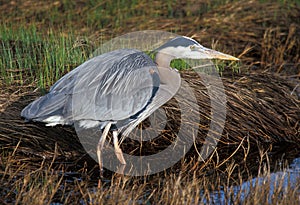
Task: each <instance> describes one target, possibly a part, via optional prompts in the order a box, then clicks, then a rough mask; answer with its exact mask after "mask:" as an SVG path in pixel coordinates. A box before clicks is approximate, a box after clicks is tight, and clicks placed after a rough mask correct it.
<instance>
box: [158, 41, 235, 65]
mask: <svg viewBox="0 0 300 205" xmlns="http://www.w3.org/2000/svg"><path fill="white" fill-rule="evenodd" d="M156 51H157V52H160V53H164V54H166V55H170V56H173V57H174V58H185V59H222V60H239V59H238V58H236V57H233V56H231V55H228V54H225V53H221V52H219V51H215V50H212V49H209V48H205V47H204V46H202V45H200V44H199V43H198V42H197V41H195V40H194V39H192V38H189V37H185V36H179V37H176V38H174V39H172V40H170V41H168V42H167V43H165V44H163V45H162V46H160V47H159V48H157V49H156Z"/></svg>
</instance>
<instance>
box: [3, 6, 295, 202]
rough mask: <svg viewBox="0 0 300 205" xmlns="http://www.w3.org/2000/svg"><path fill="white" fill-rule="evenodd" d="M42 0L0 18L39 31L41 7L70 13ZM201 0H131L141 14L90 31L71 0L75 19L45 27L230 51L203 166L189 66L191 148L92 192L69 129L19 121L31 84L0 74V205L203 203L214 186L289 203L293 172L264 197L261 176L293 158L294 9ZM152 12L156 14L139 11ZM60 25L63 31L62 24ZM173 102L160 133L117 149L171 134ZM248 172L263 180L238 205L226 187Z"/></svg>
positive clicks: (203, 98)
mask: <svg viewBox="0 0 300 205" xmlns="http://www.w3.org/2000/svg"><path fill="white" fill-rule="evenodd" d="M45 2H46V3H44V2H41V1H36V2H35V1H21V3H20V4H19V5H18V9H19V10H18V11H20V15H19V16H9V14H10V13H12V10H13V9H15V7H14V6H11V5H12V4H14V3H16V2H14V1H12V2H3V4H2V5H0V9H1V10H3V11H4V15H3V16H4V17H5V21H6V22H24V21H28V22H29V23H36V24H37V27H38V28H40V29H41V30H43V31H42V32H48V31H49V30H48V26H49V25H51V24H49V19H47V18H44V17H47V13H48V11H49V10H53V9H57V8H58V11H61V12H62V13H59V15H61V14H63V15H65V14H68V13H70V12H72V11H71V10H68V9H66V8H63V6H62V5H63V4H62V2H59V1H56V2H54V3H53V2H52V3H49V2H47V1H45ZM210 2H211V1H192V0H191V1H187V2H177V4H172V5H171V7H172V9H173V11H174V13H173V14H174V16H173V17H170V16H168V14H167V13H166V9H167V8H168V6H167V5H163V7H161V2H159V1H154V2H153V3H152V4H151V9H148V8H149V5H148V4H147V3H145V2H143V1H140V3H139V9H142V10H147V12H148V13H147V12H146V13H144V14H143V16H139V15H136V16H132V17H131V18H127V19H124V20H123V22H122V23H123V25H126V26H117V25H116V24H115V22H109V24H107V25H104V26H103V28H98V27H93V26H91V27H88V26H86V24H85V21H86V19H84V18H82V16H83V15H84V13H86V12H89V11H92V10H90V9H91V8H88V7H86V4H85V3H84V2H83V1H76V3H74V8H75V10H76V8H77V10H76V11H75V13H76V15H78V16H79V18H75V19H76V21H70V22H65V19H64V18H62V19H64V20H62V21H61V24H59V23H58V24H55V25H51V28H52V29H57V28H58V27H60V26H61V25H64V24H67V23H68V24H69V25H71V27H72V28H73V30H76V34H78V36H80V35H83V36H88V39H89V40H90V41H91V42H92V43H93V42H95V43H97V42H99V41H100V39H109V38H111V37H113V36H116V35H119V34H123V33H126V32H128V31H135V30H143V29H159V30H166V31H176V32H177V33H179V34H183V35H187V36H192V37H194V38H195V39H197V40H198V41H199V42H201V43H202V44H203V45H205V46H208V47H214V48H215V49H218V50H222V51H224V52H227V53H231V54H233V55H236V56H238V57H240V58H241V61H242V62H243V65H242V69H241V73H240V74H231V73H230V74H228V73H226V72H224V76H223V82H224V86H225V91H226V95H227V101H228V103H227V118H226V123H225V128H224V131H223V135H222V138H221V139H220V143H219V146H218V148H217V149H216V151H215V152H214V153H213V154H212V155H211V156H210V158H209V159H207V160H206V161H205V163H203V162H199V161H198V153H197V151H198V149H199V148H200V147H201V146H202V143H203V140H204V137H205V136H206V134H207V131H208V129H209V123H210V113H209V110H210V103H209V98H208V95H207V88H206V87H205V86H204V85H203V84H202V83H201V80H200V79H199V78H198V76H196V75H194V74H193V73H189V72H185V73H182V76H183V77H184V79H185V80H186V81H187V82H189V85H190V86H191V87H193V88H195V95H196V97H197V104H198V105H199V106H200V108H201V109H200V113H199V115H200V117H201V121H200V123H199V128H200V129H199V133H198V136H197V143H196V146H195V147H193V148H192V149H191V150H190V151H189V152H188V154H187V155H186V157H185V158H184V159H182V160H181V161H180V162H178V163H177V164H176V165H174V167H171V168H170V169H168V170H166V171H165V172H163V173H159V174H156V175H152V176H145V177H126V176H119V175H117V174H114V173H111V172H109V171H106V172H105V179H106V180H103V181H102V188H101V189H96V188H95V187H96V185H97V180H98V166H97V164H96V162H94V161H93V160H92V159H91V158H90V157H89V156H87V154H86V153H85V151H84V150H83V148H82V146H81V145H80V142H79V140H78V138H77V136H76V133H75V131H74V129H73V128H71V127H61V126H57V127H54V128H49V127H47V128H46V127H45V126H44V125H43V124H39V123H25V122H24V121H23V119H21V118H20V111H21V109H22V108H23V107H25V105H27V104H28V103H29V102H31V101H32V100H33V99H34V98H36V97H37V96H39V95H41V93H40V92H39V91H34V90H35V89H36V85H34V84H32V85H27V87H25V86H22V87H20V86H16V85H15V86H7V85H6V84H5V83H4V82H2V81H1V80H0V86H1V88H2V89H1V90H0V156H1V158H0V184H1V186H0V203H1V204H18V203H19V204H50V203H51V202H60V203H63V204H78V203H85V204H120V203H123V204H139V203H140V204H203V203H204V202H211V203H212V204H213V201H212V199H211V193H218V194H216V195H215V197H216V198H218V196H219V198H220V199H223V198H221V194H222V193H223V194H224V196H225V197H224V199H223V201H222V202H224V203H225V204H226V203H229V202H231V203H232V204H241V203H242V204H266V203H271V204H299V203H300V199H299V186H300V181H299V179H298V180H297V182H296V183H295V182H294V183H291V184H289V185H288V186H283V185H282V184H283V181H284V179H280V178H279V179H278V180H277V181H278V183H279V184H280V185H279V186H278V187H276V188H275V190H274V193H273V194H270V193H269V191H270V187H271V184H272V183H273V181H272V180H271V178H270V176H271V173H272V172H273V171H275V170H281V169H283V171H284V172H285V171H286V170H284V168H285V167H286V166H288V165H289V164H290V163H291V161H292V159H294V158H295V157H299V145H298V144H299V139H300V123H299V122H300V103H299V96H300V86H299V84H300V81H299V77H300V60H299V59H300V47H299V45H300V39H299V38H300V20H299V15H300V10H299V7H297V6H295V5H292V4H279V3H275V2H270V3H264V4H261V3H259V1H237V2H233V3H228V4H226V5H223V6H222V5H220V6H218V7H214V8H213V9H211V10H208V11H206V12H202V13H197V12H199V9H197V8H202V7H205V6H210ZM106 3H107V2H106ZM36 6H38V7H36ZM200 6H202V7H200ZM33 8H39V9H37V10H34V9H33ZM79 8H81V9H79ZM162 8H164V9H162ZM121 11H124V10H121ZM154 12H157V13H156V14H157V16H156V17H154V18H146V17H147V16H151V15H153V14H154ZM5 14H6V15H5ZM6 16H8V17H7V18H6ZM58 20H59V18H58ZM77 20H78V21H77ZM137 22H139V24H137ZM16 25H18V24H16ZM64 32H65V33H66V35H67V33H68V32H69V30H65V31H64ZM91 33H92V35H90V34H91ZM216 89H218V88H216ZM187 99H188V98H187ZM193 103H194V102H193ZM177 106H178V104H177V102H176V101H175V100H172V101H170V102H169V103H168V104H167V105H165V106H164V108H165V110H166V111H167V112H168V113H169V117H170V118H169V120H170V123H169V124H168V126H167V127H166V129H167V130H166V131H165V132H164V135H163V136H162V137H161V138H158V139H155V140H152V141H151V142H149V143H145V144H144V145H143V149H139V144H138V143H136V142H134V141H132V140H126V141H125V142H124V143H123V144H122V148H123V149H124V150H127V152H129V153H131V154H145V153H148V154H151V153H155V152H157V150H158V149H163V148H164V147H165V146H167V145H168V143H169V141H170V140H172V139H174V137H175V136H176V129H177V128H176V127H177V125H178V123H179V122H178V120H177V119H178V115H179V114H178V112H177ZM186 134H187V135H188V134H190V133H189V130H187V131H186ZM285 143H287V144H285ZM278 159H282V163H283V164H284V166H278V164H277V163H278ZM257 176H269V179H268V178H267V179H266V180H265V181H264V183H263V184H260V183H259V181H257V182H255V183H254V186H252V187H250V193H248V194H246V196H245V197H244V201H243V202H241V200H242V198H241V197H240V196H241V195H243V194H244V193H243V191H242V190H238V191H236V192H234V191H233V188H234V186H235V185H241V184H242V183H243V182H245V181H246V180H248V179H249V180H251V179H253V178H254V177H257ZM292 185H293V186H292ZM283 189H286V190H283ZM234 194H237V196H235V195H234ZM270 198H271V201H270V200H269V199H270ZM216 204H217V203H216Z"/></svg>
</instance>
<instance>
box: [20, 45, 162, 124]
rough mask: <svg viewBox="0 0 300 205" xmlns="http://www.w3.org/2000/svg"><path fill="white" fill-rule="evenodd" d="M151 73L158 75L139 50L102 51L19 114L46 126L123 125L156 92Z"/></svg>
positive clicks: (154, 66) (153, 66)
mask: <svg viewBox="0 0 300 205" xmlns="http://www.w3.org/2000/svg"><path fill="white" fill-rule="evenodd" d="M153 73H156V74H157V68H156V65H155V63H154V62H153V61H152V60H151V58H150V57H149V56H147V55H146V54H144V53H143V52H141V51H138V50H134V49H121V50H116V51H112V52H109V53H105V54H103V55H100V56H97V57H94V58H92V59H90V60H88V61H86V62H85V63H83V64H82V65H80V66H78V67H77V68H75V69H74V70H72V71H71V72H69V73H68V74H66V75H65V76H63V77H62V78H61V79H60V80H58V81H57V82H56V83H55V84H54V85H53V86H52V87H51V89H50V91H49V93H48V94H46V95H45V96H42V97H40V98H39V99H37V100H35V101H34V102H32V103H30V104H29V105H28V106H27V107H25V108H24V109H23V111H22V113H21V116H23V117H24V118H26V119H27V120H33V121H42V122H46V123H48V124H49V125H56V124H73V123H74V121H82V122H89V123H88V124H89V125H93V126H98V125H99V124H101V122H106V121H122V122H124V124H126V123H128V122H127V121H128V120H129V119H131V118H132V116H135V115H136V114H137V113H139V112H140V111H141V110H143V109H144V108H145V106H147V104H148V103H149V101H150V100H151V98H152V97H153V95H154V94H155V93H154V92H156V90H155V89H153V88H154V87H158V86H159V79H157V78H159V77H158V75H155V76H154V75H153ZM82 124H83V125H84V124H85V123H82ZM85 126H87V125H86V124H85ZM122 126H125V125H122Z"/></svg>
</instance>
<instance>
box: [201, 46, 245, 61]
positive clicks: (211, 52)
mask: <svg viewBox="0 0 300 205" xmlns="http://www.w3.org/2000/svg"><path fill="white" fill-rule="evenodd" d="M204 52H205V54H206V55H208V56H209V57H210V58H211V59H220V60H231V61H238V60H240V59H238V58H236V57H234V56H231V55H228V54H225V53H222V52H219V51H215V50H212V49H207V48H206V49H205V51H204Z"/></svg>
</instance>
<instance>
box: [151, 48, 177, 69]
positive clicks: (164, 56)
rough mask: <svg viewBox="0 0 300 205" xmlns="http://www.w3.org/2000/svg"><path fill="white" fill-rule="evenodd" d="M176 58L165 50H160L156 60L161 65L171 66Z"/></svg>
mask: <svg viewBox="0 0 300 205" xmlns="http://www.w3.org/2000/svg"><path fill="white" fill-rule="evenodd" d="M173 59H175V57H174V56H173V55H170V54H168V53H165V52H163V51H158V52H157V54H156V56H155V62H156V63H157V65H158V66H159V67H164V68H170V63H171V61H172V60H173Z"/></svg>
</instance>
